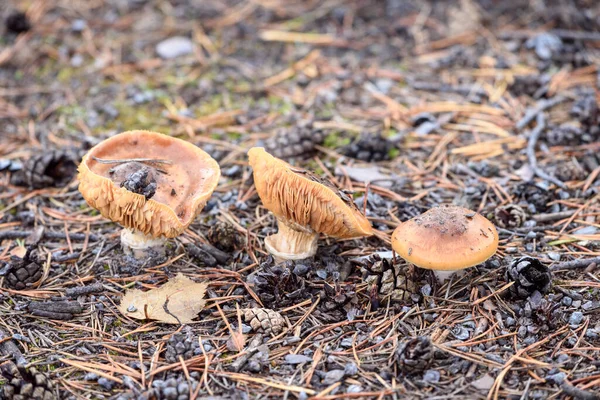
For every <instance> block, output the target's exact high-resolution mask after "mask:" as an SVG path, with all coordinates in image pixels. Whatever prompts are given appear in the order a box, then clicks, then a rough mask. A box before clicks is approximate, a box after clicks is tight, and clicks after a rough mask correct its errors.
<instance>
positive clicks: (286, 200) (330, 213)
mask: <svg viewBox="0 0 600 400" xmlns="http://www.w3.org/2000/svg"><path fill="white" fill-rule="evenodd" d="M248 157H249V162H250V165H251V166H252V168H253V169H254V171H255V173H254V177H255V179H254V183H255V185H256V190H257V192H258V194H259V195H260V198H261V200H262V202H263V204H264V205H265V207H266V208H267V209H269V210H270V211H271V212H272V213H273V214H275V216H276V217H277V218H278V219H280V220H281V221H284V222H285V223H287V224H289V225H290V226H292V227H297V228H299V230H301V229H302V228H304V229H309V230H312V231H314V232H319V233H324V234H326V235H329V236H333V237H337V238H352V237H361V236H369V235H372V234H373V228H372V227H371V224H370V222H369V221H368V220H367V218H366V217H365V216H364V215H362V214H361V213H360V211H359V210H358V208H356V206H355V205H354V203H353V202H352V199H349V198H346V199H343V198H342V197H340V194H339V191H338V190H337V189H336V188H335V186H333V185H332V184H329V185H325V184H323V183H321V181H322V179H320V178H318V179H315V177H314V175H313V174H311V173H310V172H308V171H304V170H302V169H298V168H294V167H292V166H291V165H289V164H288V163H286V162H285V161H282V160H279V159H277V158H275V157H273V156H271V155H270V154H269V153H267V152H266V151H265V150H264V149H263V148H262V147H255V148H252V149H250V151H249V152H248ZM348 202H350V203H351V205H350V204H348Z"/></svg>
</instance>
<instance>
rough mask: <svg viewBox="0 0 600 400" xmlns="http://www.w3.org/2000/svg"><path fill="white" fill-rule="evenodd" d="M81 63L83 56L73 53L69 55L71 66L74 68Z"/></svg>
mask: <svg viewBox="0 0 600 400" xmlns="http://www.w3.org/2000/svg"><path fill="white" fill-rule="evenodd" d="M82 65H83V56H82V55H81V54H75V55H74V56H73V57H71V66H72V67H74V68H79V67H81V66H82Z"/></svg>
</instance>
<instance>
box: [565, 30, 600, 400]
mask: <svg viewBox="0 0 600 400" xmlns="http://www.w3.org/2000/svg"><path fill="white" fill-rule="evenodd" d="M599 40H600V39H599ZM560 388H561V389H562V391H563V392H565V393H566V394H567V395H568V396H571V397H573V398H574V399H577V400H600V395H599V394H597V393H593V392H588V391H587V390H583V389H579V388H577V387H575V386H573V385H569V384H568V383H563V384H562V385H561V386H560Z"/></svg>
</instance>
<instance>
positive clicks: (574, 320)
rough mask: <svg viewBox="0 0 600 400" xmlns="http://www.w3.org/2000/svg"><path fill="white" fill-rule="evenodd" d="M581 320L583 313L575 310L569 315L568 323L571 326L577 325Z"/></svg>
mask: <svg viewBox="0 0 600 400" xmlns="http://www.w3.org/2000/svg"><path fill="white" fill-rule="evenodd" d="M582 321H583V313H582V312H581V311H575V312H573V313H572V314H571V316H570V317H569V324H570V325H571V326H579V325H580V324H581V322H582Z"/></svg>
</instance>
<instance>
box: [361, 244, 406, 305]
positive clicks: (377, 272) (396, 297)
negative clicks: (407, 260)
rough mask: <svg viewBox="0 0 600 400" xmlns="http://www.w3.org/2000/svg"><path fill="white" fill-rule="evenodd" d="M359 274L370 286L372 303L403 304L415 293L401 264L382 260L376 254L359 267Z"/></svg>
mask: <svg viewBox="0 0 600 400" xmlns="http://www.w3.org/2000/svg"><path fill="white" fill-rule="evenodd" d="M361 272H362V276H363V280H364V281H365V282H367V283H368V284H370V285H371V297H372V299H371V300H372V301H373V300H377V302H378V303H379V302H382V303H383V304H386V303H387V302H388V301H392V302H403V301H406V300H408V299H410V295H411V294H412V293H414V292H415V284H414V282H413V281H411V280H409V279H407V277H406V274H404V273H403V271H402V267H401V264H400V263H393V262H391V261H390V260H388V259H385V258H384V259H382V258H381V257H379V255H377V254H375V255H373V256H371V257H370V258H369V259H368V260H366V262H364V263H363V264H362V265H361ZM373 297H376V299H374V298H373ZM376 305H377V304H376Z"/></svg>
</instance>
